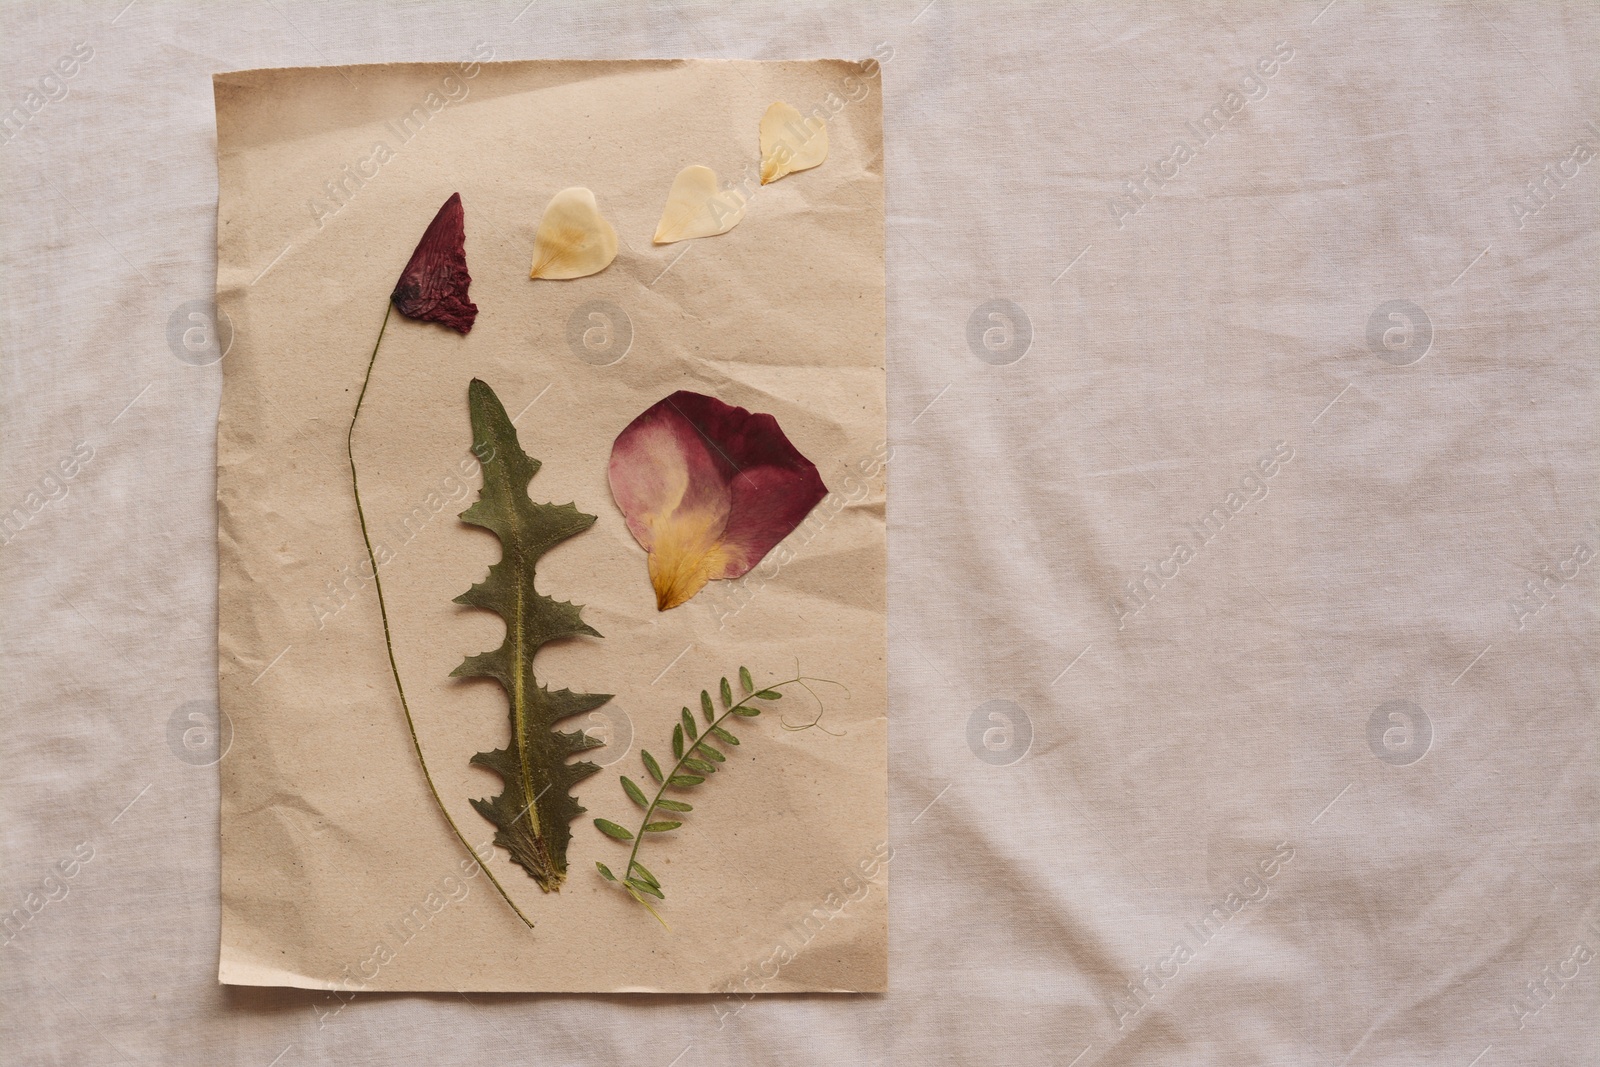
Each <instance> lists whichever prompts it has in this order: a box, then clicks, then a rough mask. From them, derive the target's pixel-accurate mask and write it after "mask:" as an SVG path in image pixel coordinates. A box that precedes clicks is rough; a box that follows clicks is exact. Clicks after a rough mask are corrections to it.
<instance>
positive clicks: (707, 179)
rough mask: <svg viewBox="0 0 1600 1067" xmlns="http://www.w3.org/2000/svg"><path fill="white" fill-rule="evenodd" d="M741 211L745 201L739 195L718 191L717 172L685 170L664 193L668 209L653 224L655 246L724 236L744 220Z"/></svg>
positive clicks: (690, 168) (702, 169)
mask: <svg viewBox="0 0 1600 1067" xmlns="http://www.w3.org/2000/svg"><path fill="white" fill-rule="evenodd" d="M744 208H745V202H744V198H743V197H741V196H739V194H737V193H735V192H732V191H729V192H723V191H722V190H720V189H718V188H717V172H716V171H714V170H712V169H711V168H710V167H699V166H696V167H684V168H683V169H682V170H680V171H679V172H678V176H677V177H676V178H674V179H673V180H672V190H671V191H670V192H669V193H667V206H666V207H665V208H664V209H663V210H662V212H661V221H660V222H659V223H657V224H656V237H655V243H656V244H658V245H669V244H672V243H673V242H674V241H687V240H689V239H690V238H694V237H715V236H716V235H717V234H719V233H727V232H728V231H729V230H731V229H733V228H734V227H735V226H737V225H739V220H740V219H742V218H744Z"/></svg>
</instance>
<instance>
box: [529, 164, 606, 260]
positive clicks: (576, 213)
mask: <svg viewBox="0 0 1600 1067" xmlns="http://www.w3.org/2000/svg"><path fill="white" fill-rule="evenodd" d="M616 258H617V231H616V230H614V229H612V228H611V223H609V222H607V221H606V220H605V219H603V218H601V217H600V208H599V205H597V204H596V203H595V201H594V194H593V193H592V192H590V191H589V190H588V189H585V188H584V187H583V186H581V185H575V186H573V187H572V188H570V189H563V190H561V191H560V192H559V193H557V194H556V195H555V196H553V197H551V198H550V205H549V206H548V207H546V208H545V209H544V218H542V219H540V220H539V231H538V232H537V233H536V234H534V237H533V269H532V270H531V271H529V272H528V277H530V278H584V277H587V276H588V275H590V274H598V273H599V272H600V271H603V270H605V269H606V268H607V267H608V266H610V265H611V261H612V260H613V259H616Z"/></svg>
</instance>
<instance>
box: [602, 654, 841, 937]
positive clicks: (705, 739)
mask: <svg viewBox="0 0 1600 1067" xmlns="http://www.w3.org/2000/svg"><path fill="white" fill-rule="evenodd" d="M809 680H811V679H807V678H806V677H805V676H804V675H800V676H798V677H795V678H789V679H787V680H785V681H782V682H774V683H772V684H771V685H764V686H762V687H761V688H759V689H757V690H756V691H755V692H753V693H749V694H747V695H746V696H745V697H744V698H743V699H741V700H740V701H739V702H738V703H737V704H734V705H733V706H731V707H730V708H728V709H727V710H726V711H724V712H723V713H722V714H721V715H719V716H717V717H716V718H715V719H713V720H712V721H711V724H710V725H709V726H707V727H706V728H705V729H704V730H703V731H701V733H700V736H699V737H698V738H688V737H685V738H684V744H683V755H681V756H679V757H678V762H677V763H674V764H673V765H672V770H670V771H668V772H667V773H665V774H664V775H662V776H661V788H660V789H657V790H656V795H655V796H654V797H653V798H651V800H650V806H649V807H647V808H645V809H644V818H643V819H642V820H641V821H640V823H639V832H638V833H636V834H634V835H633V851H631V852H629V853H628V865H627V866H626V867H624V868H623V873H622V882H623V885H624V886H627V882H628V879H630V878H632V877H633V864H634V861H635V860H636V859H638V858H639V846H640V845H642V844H644V833H645V830H644V828H645V827H646V826H648V825H650V816H652V815H654V814H655V811H656V805H657V804H659V803H661V798H662V797H663V796H665V795H666V792H667V786H669V785H671V784H672V779H673V778H674V777H675V776H676V775H677V773H678V772H679V771H680V770H682V769H683V763H684V761H685V760H687V759H691V758H693V756H694V752H695V749H697V748H699V747H700V746H701V745H709V744H710V743H711V732H712V731H713V730H715V729H716V728H717V727H718V726H721V725H722V723H723V721H724V720H725V719H727V718H728V717H729V716H730V715H734V714H736V713H737V712H738V710H739V709H740V708H742V707H745V706H746V705H748V704H749V703H750V701H752V700H755V699H756V698H757V697H758V696H760V695H761V694H762V693H771V692H774V691H776V690H779V689H782V688H783V687H784V686H786V685H794V684H795V683H797V682H798V683H800V684H802V685H804V684H805V682H807V681H809ZM628 891H629V893H631V894H632V895H633V898H634V899H635V900H637V901H639V903H641V904H643V905H644V906H645V907H646V908H650V914H652V915H655V916H656V920H657V921H658V922H660V923H661V925H662V926H665V925H667V924H666V922H665V921H664V920H662V918H661V916H659V915H656V909H654V908H651V907H650V905H649V903H648V902H646V901H645V900H643V899H641V898H640V897H639V895H638V893H636V892H634V890H633V888H632V887H631V886H628Z"/></svg>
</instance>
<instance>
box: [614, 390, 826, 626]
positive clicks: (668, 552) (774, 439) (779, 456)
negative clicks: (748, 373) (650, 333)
mask: <svg viewBox="0 0 1600 1067" xmlns="http://www.w3.org/2000/svg"><path fill="white" fill-rule="evenodd" d="M610 479H611V495H612V496H613V497H614V498H615V499H616V501H617V506H618V507H620V508H621V509H622V514H623V515H624V517H626V518H627V520H628V530H629V531H630V532H631V533H632V534H633V539H634V540H635V541H637V542H639V546H640V547H641V548H643V549H644V550H645V551H646V552H648V553H649V554H650V582H651V584H652V585H653V586H654V587H655V591H656V608H657V609H658V610H660V611H666V610H667V609H668V608H675V607H677V606H678V605H679V604H682V603H684V602H685V601H687V600H688V599H689V598H690V597H692V596H694V595H695V594H696V593H698V592H699V591H700V590H701V589H702V588H703V587H704V586H705V584H706V582H708V581H711V580H713V579H717V578H737V577H739V576H740V575H742V574H745V573H746V572H748V571H749V570H750V568H752V567H754V566H755V565H756V564H757V563H760V562H761V559H762V557H763V556H765V555H766V554H767V553H768V552H770V551H771V550H772V548H773V546H775V545H776V544H777V543H778V542H779V541H782V540H783V539H784V538H785V537H787V536H788V535H789V533H790V532H791V531H792V530H793V529H794V528H795V527H796V526H798V525H800V521H801V520H802V519H804V518H805V517H806V515H807V514H808V513H809V512H810V511H811V509H812V508H814V507H816V505H817V502H818V501H820V500H821V499H822V498H823V497H824V496H826V495H827V492H828V490H827V487H826V486H824V485H823V484H822V478H821V476H820V475H818V474H817V468H816V466H815V465H814V464H813V463H812V462H811V461H810V460H808V459H806V457H804V456H802V455H801V454H800V453H799V452H798V451H797V450H796V449H795V447H794V445H792V444H790V443H789V439H788V438H787V437H785V436H784V434H783V430H781V429H780V428H779V427H778V420H776V419H774V418H773V417H772V416H771V415H760V414H754V415H753V414H751V413H750V412H748V411H746V410H745V409H744V408H736V407H731V406H729V405H727V404H724V403H723V402H722V401H720V400H717V399H715V398H714V397H709V396H703V395H701V394H700V393H690V392H684V391H680V392H676V393H673V394H672V395H671V396H669V397H667V398H666V399H665V400H662V401H661V402H660V403H658V404H655V405H654V406H652V407H651V408H650V409H649V410H647V411H646V412H645V413H644V414H642V415H640V416H639V417H638V418H636V419H634V420H633V421H632V422H631V423H629V424H628V427H627V428H626V429H625V430H623V431H622V433H620V434H618V435H617V440H616V444H614V445H613V446H612V449H611V469H610Z"/></svg>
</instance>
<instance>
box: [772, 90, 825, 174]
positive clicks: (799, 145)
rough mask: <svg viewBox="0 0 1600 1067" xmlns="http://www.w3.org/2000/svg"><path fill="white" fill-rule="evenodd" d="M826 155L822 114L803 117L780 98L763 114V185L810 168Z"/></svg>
mask: <svg viewBox="0 0 1600 1067" xmlns="http://www.w3.org/2000/svg"><path fill="white" fill-rule="evenodd" d="M827 158H828V124H827V123H826V122H823V121H822V118H821V116H818V115H813V116H810V117H809V118H808V117H805V116H802V115H801V114H800V112H798V111H796V110H795V109H794V108H792V107H790V106H789V105H788V104H785V103H784V102H783V101H781V100H780V101H779V102H778V103H776V104H773V105H772V106H771V107H769V108H767V113H766V114H765V115H762V116H761V184H762V185H766V184H768V183H769V182H775V181H777V180H778V179H779V178H781V177H783V176H784V175H785V174H793V173H794V172H795V171H797V170H810V169H811V168H812V167H815V166H816V165H817V164H819V163H821V162H822V161H823V160H824V159H827Z"/></svg>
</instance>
